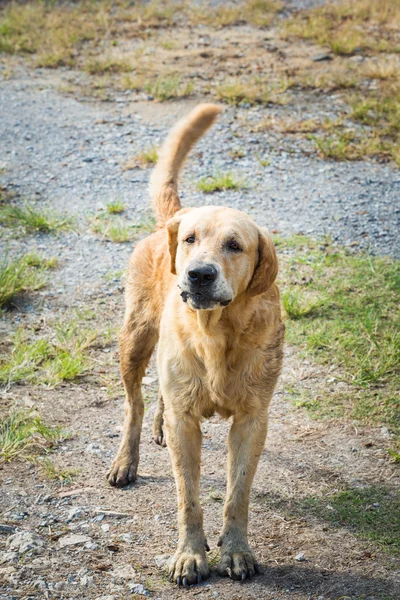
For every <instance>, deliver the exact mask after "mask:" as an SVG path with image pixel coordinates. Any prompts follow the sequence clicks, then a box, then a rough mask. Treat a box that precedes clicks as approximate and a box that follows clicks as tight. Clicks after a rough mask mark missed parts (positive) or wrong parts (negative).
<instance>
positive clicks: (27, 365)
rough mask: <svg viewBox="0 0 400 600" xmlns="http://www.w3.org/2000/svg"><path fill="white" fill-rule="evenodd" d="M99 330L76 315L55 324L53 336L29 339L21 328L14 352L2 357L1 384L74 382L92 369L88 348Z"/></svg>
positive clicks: (15, 336)
mask: <svg viewBox="0 0 400 600" xmlns="http://www.w3.org/2000/svg"><path fill="white" fill-rule="evenodd" d="M96 337H97V332H96V331H95V330H93V328H92V327H90V326H89V325H85V324H84V323H82V319H80V318H79V317H78V316H74V317H73V318H71V319H69V320H68V319H65V320H61V321H58V322H57V323H55V326H54V329H52V330H51V332H50V335H47V336H46V337H42V338H39V339H33V340H32V339H29V337H28V333H27V332H26V330H24V329H22V328H20V329H18V330H17V331H16V332H15V334H14V335H13V337H12V344H13V345H12V350H11V353H8V354H6V355H3V356H0V384H3V385H5V386H9V385H11V384H12V383H16V382H21V383H22V382H31V383H33V384H44V385H47V386H51V387H53V386H56V385H58V384H60V383H61V382H63V381H72V380H74V379H76V378H77V377H79V376H81V375H83V374H85V373H86V372H87V371H88V369H89V364H88V359H87V355H86V350H87V349H88V348H89V346H90V345H91V344H92V343H93V342H94V340H95V339H96Z"/></svg>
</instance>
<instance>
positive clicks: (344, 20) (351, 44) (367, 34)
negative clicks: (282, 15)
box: [282, 0, 400, 55]
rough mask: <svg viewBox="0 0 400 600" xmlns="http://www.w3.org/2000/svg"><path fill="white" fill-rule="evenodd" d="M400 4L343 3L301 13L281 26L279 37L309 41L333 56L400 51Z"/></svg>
mask: <svg viewBox="0 0 400 600" xmlns="http://www.w3.org/2000/svg"><path fill="white" fill-rule="evenodd" d="M399 29H400V2H399V0H379V1H377V0H342V1H341V2H335V3H328V4H326V5H325V6H322V7H319V8H316V9H313V10H310V11H307V12H303V13H300V14H298V15H296V16H294V17H293V18H291V19H290V20H289V21H287V22H286V23H285V24H284V27H283V33H282V35H283V36H284V37H286V38H289V37H291V36H297V37H300V38H304V39H311V40H314V41H316V42H317V43H318V44H321V45H326V46H329V47H330V48H331V49H332V51H333V52H334V53H335V54H339V55H349V54H353V53H354V52H355V51H356V50H358V49H363V50H375V51H385V52H387V51H389V50H393V51H399V50H400V37H399Z"/></svg>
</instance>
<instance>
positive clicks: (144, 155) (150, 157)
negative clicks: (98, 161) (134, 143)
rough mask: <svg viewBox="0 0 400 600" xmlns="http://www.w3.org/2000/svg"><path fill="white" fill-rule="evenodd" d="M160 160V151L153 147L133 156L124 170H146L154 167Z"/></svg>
mask: <svg viewBox="0 0 400 600" xmlns="http://www.w3.org/2000/svg"><path fill="white" fill-rule="evenodd" d="M157 160H158V149H157V148H156V146H151V147H150V148H146V149H145V150H142V151H141V152H139V154H137V155H136V156H133V157H132V158H130V159H129V160H127V161H126V162H125V163H124V164H123V165H122V168H123V170H124V171H129V170H131V169H137V168H145V167H150V166H152V165H154V164H155V163H156V162H157Z"/></svg>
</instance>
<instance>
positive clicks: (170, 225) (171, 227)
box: [167, 217, 181, 275]
mask: <svg viewBox="0 0 400 600" xmlns="http://www.w3.org/2000/svg"><path fill="white" fill-rule="evenodd" d="M180 222H181V219H180V218H179V217H172V219H169V220H168V221H167V231H168V249H169V257H170V261H171V273H173V274H174V275H176V267H175V259H176V251H177V249H178V229H179V225H180Z"/></svg>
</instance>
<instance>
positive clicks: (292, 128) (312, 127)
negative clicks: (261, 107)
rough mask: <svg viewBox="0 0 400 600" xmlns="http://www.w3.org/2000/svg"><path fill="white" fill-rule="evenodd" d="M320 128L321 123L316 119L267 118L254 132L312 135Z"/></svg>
mask: <svg viewBox="0 0 400 600" xmlns="http://www.w3.org/2000/svg"><path fill="white" fill-rule="evenodd" d="M320 127H321V122H320V121H319V120H318V119H307V120H304V121H294V120H293V119H276V118H269V119H266V120H264V121H262V122H261V123H260V124H259V125H257V127H256V131H266V130H269V129H273V130H274V131H279V132H280V133H312V132H314V131H318V129H320Z"/></svg>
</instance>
